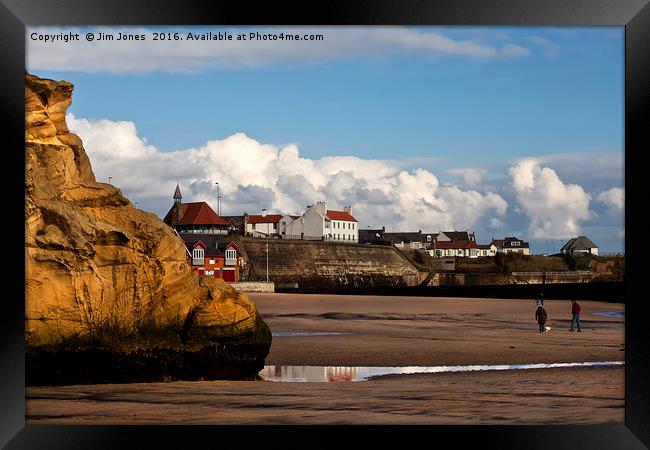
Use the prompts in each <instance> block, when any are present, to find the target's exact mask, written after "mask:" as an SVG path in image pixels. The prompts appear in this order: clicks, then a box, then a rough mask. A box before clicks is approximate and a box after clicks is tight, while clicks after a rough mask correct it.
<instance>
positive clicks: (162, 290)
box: [25, 75, 271, 370]
mask: <svg viewBox="0 0 650 450" xmlns="http://www.w3.org/2000/svg"><path fill="white" fill-rule="evenodd" d="M25 81H26V82H25V107H26V117H25V141H26V148H25V194H26V195H25V207H26V208H25V258H26V281H25V291H26V303H25V317H26V320H25V331H26V349H27V352H28V355H29V352H30V351H32V352H36V351H42V350H43V349H53V348H57V349H61V348H66V349H75V348H81V347H84V346H92V347H93V348H102V349H105V350H107V351H110V352H120V353H127V352H129V351H135V350H139V351H142V350H148V349H154V348H158V349H160V348H164V349H167V350H177V351H183V352H188V351H199V350H200V349H202V348H205V347H206V346H212V345H214V344H217V343H218V344H219V345H222V346H223V345H231V346H232V345H242V344H245V346H246V347H247V348H248V349H247V350H246V351H247V352H252V353H253V354H250V355H246V354H244V355H238V358H240V359H241V360H242V361H243V360H248V362H249V363H250V362H252V361H253V360H255V361H257V363H255V364H253V365H260V368H261V365H263V360H264V357H265V356H266V354H268V349H269V347H270V342H271V333H270V331H269V329H268V327H267V326H266V324H264V322H263V321H262V320H261V318H260V317H259V314H258V313H257V310H256V308H255V304H254V303H253V302H252V301H251V300H250V299H249V298H247V297H246V296H245V295H243V294H241V293H239V292H237V291H235V290H234V289H232V288H231V287H230V286H228V285H227V284H226V283H224V282H223V281H221V280H217V279H201V280H199V278H198V276H197V275H196V274H195V273H194V272H193V271H192V270H191V268H190V266H189V265H188V263H187V262H186V253H185V247H184V245H183V242H182V241H181V239H180V238H179V237H177V236H176V235H175V234H174V232H173V231H172V230H171V229H170V228H169V227H168V226H167V225H165V224H164V223H163V222H162V221H161V220H160V219H159V218H158V217H156V216H155V215H154V214H150V213H147V212H144V211H141V210H138V209H136V208H135V207H134V206H133V205H132V204H131V202H130V201H129V200H128V199H127V198H125V197H124V196H123V195H122V194H121V192H120V190H119V189H117V188H116V187H114V186H112V185H109V184H105V183H98V182H97V181H96V180H95V176H94V174H93V171H92V168H91V165H90V161H89V159H88V156H87V155H86V152H85V151H84V148H83V145H82V142H81V140H80V139H79V137H78V136H76V135H74V134H72V133H70V132H69V131H68V128H67V126H66V123H65V114H66V110H67V108H68V106H69V105H70V103H71V101H72V89H73V86H72V84H71V83H68V82H65V81H61V82H56V81H53V80H47V79H41V78H38V77H35V76H32V75H26V80H25ZM233 348H234V347H233ZM28 361H29V360H28ZM28 370H29V364H28Z"/></svg>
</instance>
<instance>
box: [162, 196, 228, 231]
mask: <svg viewBox="0 0 650 450" xmlns="http://www.w3.org/2000/svg"><path fill="white" fill-rule="evenodd" d="M173 198H174V204H173V205H172V207H171V208H170V209H169V211H168V212H167V214H166V215H165V217H164V219H163V222H165V223H166V224H167V225H169V226H170V227H172V228H173V229H175V230H176V231H177V232H178V233H197V234H219V235H226V234H228V228H229V226H228V223H226V221H225V220H223V219H222V218H221V217H219V215H218V214H217V213H216V212H214V210H213V209H212V208H211V207H210V205H208V204H207V203H206V202H192V203H183V201H182V199H183V197H182V195H181V190H180V187H179V186H178V184H176V190H175V191H174V197H173Z"/></svg>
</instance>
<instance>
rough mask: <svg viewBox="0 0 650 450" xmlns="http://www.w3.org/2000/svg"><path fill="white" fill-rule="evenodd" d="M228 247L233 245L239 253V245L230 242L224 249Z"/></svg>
mask: <svg viewBox="0 0 650 450" xmlns="http://www.w3.org/2000/svg"><path fill="white" fill-rule="evenodd" d="M230 247H233V248H234V249H235V250H237V252H238V253H239V247H238V246H237V244H235V243H234V242H231V243H230V244H228V245H226V250H228V249H229V248H230Z"/></svg>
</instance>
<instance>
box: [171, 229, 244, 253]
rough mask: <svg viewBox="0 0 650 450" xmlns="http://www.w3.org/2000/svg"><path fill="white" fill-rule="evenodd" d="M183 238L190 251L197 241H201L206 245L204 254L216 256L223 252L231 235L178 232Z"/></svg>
mask: <svg viewBox="0 0 650 450" xmlns="http://www.w3.org/2000/svg"><path fill="white" fill-rule="evenodd" d="M178 235H179V236H180V237H181V239H183V242H184V243H185V247H186V248H187V249H188V250H189V251H190V252H191V251H192V249H193V248H194V246H195V245H196V243H197V242H199V241H201V242H203V243H204V244H205V245H207V247H208V250H207V252H206V256H217V255H220V254H222V253H223V252H224V250H225V249H226V245H228V244H230V243H231V242H232V237H231V236H227V235H223V234H195V233H178Z"/></svg>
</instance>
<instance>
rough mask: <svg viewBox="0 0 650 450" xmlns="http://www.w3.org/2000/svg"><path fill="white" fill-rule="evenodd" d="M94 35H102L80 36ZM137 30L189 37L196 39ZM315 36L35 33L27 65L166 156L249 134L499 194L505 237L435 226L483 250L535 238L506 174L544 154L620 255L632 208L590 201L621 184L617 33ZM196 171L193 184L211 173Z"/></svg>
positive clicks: (499, 30)
mask: <svg viewBox="0 0 650 450" xmlns="http://www.w3.org/2000/svg"><path fill="white" fill-rule="evenodd" d="M371 28H372V27H366V28H365V29H366V30H367V29H371ZM287 29H289V28H284V30H287ZM61 30H63V31H66V30H67V29H61ZM61 30H53V29H45V28H34V29H32V30H30V32H31V31H36V32H42V33H46V32H51V33H54V32H56V31H61ZM89 30H90V31H97V30H96V29H86V28H82V29H79V31H80V32H82V33H85V32H87V31H89ZM122 30H126V29H122ZM139 30H140V31H139V32H147V33H148V32H151V31H152V30H158V31H161V30H162V31H171V32H175V31H179V32H180V33H181V35H182V34H184V33H185V32H186V31H187V30H189V29H188V28H187V27H185V28H164V29H161V28H156V29H144V28H140V29H139ZM142 30H145V31H142ZM206 30H208V29H207V28H200V29H197V28H192V31H193V32H201V31H206ZM211 30H212V31H219V30H224V29H223V28H221V29H218V28H211ZM229 30H230V31H231V32H233V33H236V32H238V31H242V30H237V29H229ZM261 30H263V31H273V32H277V29H271V28H261ZM309 30H312V32H318V30H319V28H313V29H309ZM314 30H315V31H314ZM320 30H321V31H323V34H324V36H325V41H324V42H309V43H303V44H301V45H297V46H294V47H292V46H291V45H289V44H287V43H282V44H277V43H262V44H256V43H252V42H250V43H247V44H245V45H243V46H241V47H238V48H236V49H234V51H230V52H229V51H223V52H222V49H224V48H226V46H225V45H224V44H222V43H218V42H216V43H208V44H206V46H204V47H201V48H202V49H203V50H201V51H197V52H196V55H193V53H192V52H193V51H194V50H195V49H198V48H199V46H194V47H190V46H189V45H188V46H187V47H183V48H181V47H180V46H179V47H178V48H177V47H173V46H171V45H170V44H169V43H161V42H158V43H156V44H160V45H157V46H154V45H153V44H154V43H153V42H150V41H148V42H147V43H146V44H145V43H137V42H134V43H129V49H128V50H124V47H121V46H117V45H116V43H102V46H100V43H98V42H93V43H86V42H81V43H79V44H77V43H67V44H63V43H58V44H57V45H49V46H48V45H44V44H42V43H40V42H38V41H31V40H30V39H29V38H28V45H29V46H30V47H29V51H28V59H29V65H28V67H29V70H30V71H31V72H33V73H35V74H37V75H39V76H42V77H48V78H55V79H65V80H68V81H71V82H72V83H74V85H75V95H74V101H73V104H72V106H71V107H70V109H69V112H70V113H72V114H73V115H74V117H75V118H77V119H86V120H89V121H90V123H97V121H99V120H101V119H106V120H108V121H111V122H120V121H127V122H132V123H133V124H134V126H135V127H136V129H137V136H138V138H140V139H145V140H146V142H145V141H143V142H144V144H146V145H149V146H153V147H155V149H156V151H157V152H159V153H166V152H169V153H170V154H175V153H177V152H179V151H182V150H186V149H200V148H203V147H205V146H206V143H208V142H210V141H215V140H217V141H218V140H224V139H226V138H228V137H229V136H233V135H236V134H237V133H244V134H245V135H246V136H247V137H248V138H251V139H253V140H255V141H256V142H258V143H261V144H263V145H270V146H275V147H276V148H278V149H281V148H284V147H286V146H287V145H291V144H295V145H296V146H297V147H298V148H299V155H300V158H304V159H308V160H313V161H320V160H322V159H323V158H326V157H342V156H353V157H356V158H358V159H359V160H363V161H367V160H382V161H391V164H393V165H394V166H395V167H399V168H401V169H404V170H406V171H413V170H415V169H418V168H420V169H424V170H426V171H428V172H431V173H433V174H434V175H435V177H436V178H437V180H438V181H439V182H440V183H441V184H445V183H451V184H453V185H454V186H457V187H458V188H459V189H461V190H462V191H463V192H468V191H471V190H476V191H478V192H480V193H481V194H482V195H486V194H487V193H488V192H492V193H495V194H498V195H500V196H501V197H502V198H503V199H504V200H505V202H506V203H507V204H508V206H509V207H508V208H507V209H506V211H505V212H504V213H503V214H502V215H501V216H499V218H498V219H499V222H500V223H501V224H503V225H504V227H503V228H498V227H492V228H490V227H488V226H487V225H485V223H486V221H488V220H491V219H494V217H489V216H490V214H487V213H486V214H484V215H483V216H481V217H474V216H471V217H470V216H463V215H461V216H458V215H456V216H454V217H455V219H453V220H451V219H450V217H451V216H449V217H447V218H446V219H444V220H443V218H441V219H440V225H441V226H442V225H452V223H451V222H449V220H451V221H452V222H453V224H454V225H456V222H458V221H459V220H460V219H459V217H465V219H466V220H467V221H470V222H474V223H471V224H468V226H470V227H473V228H479V229H481V228H483V229H484V231H485V234H486V236H485V239H488V238H489V237H491V234H492V233H496V234H497V237H498V235H499V233H501V235H502V234H504V233H506V232H508V231H512V232H517V233H521V234H522V236H523V237H528V238H530V239H531V240H533V239H532V238H533V236H532V234H534V233H533V228H531V226H532V225H531V223H532V222H533V221H534V220H533V215H532V214H533V213H531V212H528V213H521V208H517V207H516V206H517V205H516V204H515V203H516V202H517V197H516V195H515V194H514V193H513V192H510V191H511V190H512V189H510V191H509V187H508V183H509V182H510V181H511V180H510V178H511V174H510V172H509V168H510V167H512V166H513V165H514V164H517V162H518V161H520V160H522V159H525V158H535V159H537V160H539V161H540V164H539V167H540V168H544V167H548V168H550V169H552V170H553V171H554V172H555V173H556V174H557V175H558V177H559V179H560V180H561V182H562V183H563V184H564V185H569V184H576V185H579V186H581V187H582V188H583V190H584V191H585V193H586V194H589V195H590V196H591V197H592V201H591V202H590V203H589V207H588V208H589V210H591V211H592V212H593V213H595V217H594V215H593V214H592V216H591V217H590V218H587V216H586V215H584V214H583V217H584V218H583V219H582V222H581V223H580V227H579V229H580V230H581V231H583V232H584V231H585V230H589V229H591V230H592V231H593V232H594V233H596V236H597V237H594V238H593V240H595V241H597V243H598V244H600V243H601V242H606V244H605V245H604V246H603V245H602V244H601V247H605V250H606V251H622V245H623V241H622V237H621V236H620V234H621V230H622V227H623V219H622V211H620V214H617V213H616V212H615V211H612V210H611V208H610V206H611V204H607V203H605V202H600V203H599V202H598V201H597V200H594V198H595V197H597V196H598V195H600V194H601V193H602V192H603V191H606V190H609V189H612V188H623V166H622V161H623V129H624V128H623V125H624V124H623V118H624V115H623V111H624V110H623V108H624V101H623V99H624V97H623V95H624V84H623V81H624V79H623V76H624V52H623V36H624V35H623V28H621V27H594V28H522V27H495V28H485V27H480V28H479V27H474V28H460V27H445V28H426V27H414V28H410V29H404V28H401V27H390V28H388V30H389V31H388V32H386V33H383V34H379V33H378V34H377V35H375V34H364V33H365V31H364V30H362V31H361V32H359V33H348V32H347V30H346V29H345V27H329V28H322V29H320ZM402 30H406V31H404V32H402ZM109 31H110V30H109ZM113 31H115V29H113ZM127 31H128V30H127ZM247 31H248V30H247ZM377 36H378V37H377ZM28 37H29V33H28ZM425 38H426V39H425ZM418 39H420V40H418ZM75 45H77V47H75ZM165 45H167V47H165ZM208 45H209V46H211V47H208ZM273 45H275V46H273ZM260 46H261V47H260ZM280 48H282V49H285V50H281V51H279V50H278V49H280ZM206 49H207V50H206ZM102 52H103V53H102ZM152 52H153V53H155V55H154V56H153V57H152V56H151V53H152ZM274 52H275V53H274ZM188 53H189V54H190V55H189V56H188ZM61 61H63V62H61ZM71 61H72V62H71ZM113 61H114V62H115V64H112V62H113ZM129 61H131V62H129ZM157 61H163V62H162V63H160V64H158V63H157ZM188 67H189V69H188ZM82 138H83V135H82ZM144 144H143V145H144ZM86 147H87V149H88V143H86ZM88 150H89V154H91V160H92V151H91V150H90V149H88ZM96 164H99V161H98V162H97V163H96ZM96 164H94V167H95V166H96ZM466 169H474V170H478V171H480V172H481V173H482V175H481V179H480V181H478V182H474V183H471V182H470V183H468V182H467V181H468V180H466V179H464V178H463V177H462V176H459V175H458V173H459V172H458V170H466ZM215 170H217V171H218V169H215ZM346 170H347V169H346ZM454 170H456V172H454ZM95 171H96V172H98V171H99V172H100V173H101V172H102V171H101V170H100V169H99V168H98V167H95ZM187 175H189V178H191V179H192V180H189V179H188V180H186V181H187V183H188V184H191V183H192V182H197V183H198V182H200V181H201V180H202V178H201V177H202V176H203V178H205V176H204V175H205V174H196V176H193V175H191V174H187ZM213 175H214V174H213ZM217 176H221V177H222V178H223V177H224V175H223V174H220V175H217ZM332 176H333V175H332ZM355 176H356V175H355ZM356 177H357V179H366V178H367V177H366V176H365V175H364V176H361V175H359V176H356ZM359 177H360V178H359ZM212 178H214V176H212ZM203 181H205V180H203ZM470 181H471V180H470ZM167 182H169V183H171V181H170V180H168V181H167ZM132 184H133V183H132ZM276 184H277V180H276ZM128 185H129V183H127V184H125V187H123V190H124V191H125V193H128V191H129V188H127V186H128ZM249 185H250V186H252V187H255V186H258V187H260V188H261V189H262V190H264V189H270V190H271V191H273V192H275V194H273V195H271V194H269V195H271V197H269V199H266V200H264V195H262V194H260V195H261V197H260V201H261V202H262V203H264V202H265V201H266V202H267V203H269V202H271V203H274V202H275V203H274V204H273V205H271V208H272V207H273V206H275V207H276V209H282V207H283V205H284V207H285V208H289V207H290V205H291V204H290V203H286V202H285V203H282V201H280V200H279V199H281V198H282V196H283V195H284V194H287V192H288V191H287V192H279V191H274V189H275V187H274V186H271V185H269V186H267V185H264V184H259V185H256V184H250V183H246V184H240V186H242V187H244V186H249ZM165 186H166V184H165ZM364 186H365V185H364ZM313 187H314V189H315V192H316V193H320V194H322V195H326V196H328V198H332V199H335V200H337V201H341V202H343V201H346V200H348V201H349V202H352V200H353V199H349V197H350V195H347V194H345V193H340V195H338V194H331V193H330V192H329V191H327V183H325V182H323V183H321V184H319V185H316V184H315V185H314V186H313ZM134 189H135V188H134ZM234 191H235V189H234V188H233V196H235V192H234ZM260 192H261V191H260ZM273 192H272V193H273ZM133 193H134V195H138V193H137V192H136V191H133ZM238 193H239V194H241V189H239V190H238ZM140 194H141V195H140V197H141V198H142V200H141V201H142V202H144V203H145V204H146V203H147V202H149V201H151V209H152V210H154V212H156V213H158V214H164V212H165V211H162V212H160V211H158V210H163V209H165V207H164V203H163V202H162V200H161V199H158V200H155V199H154V198H153V197H152V196H151V195H148V194H147V195H145V194H144V193H140ZM196 194H197V195H198V194H199V192H198V191H197V193H196ZM204 194H205V192H204ZM330 194H331V195H330ZM346 195H347V197H346ZM509 196H510V197H509ZM402 197H403V198H402V201H404V200H405V199H406V197H408V196H407V195H406V194H404V195H403V196H402ZM165 198H166V197H165ZM355 198H356V197H355ZM438 198H439V197H436V199H438ZM603 198H604V197H603ZM316 200H317V199H314V201H316ZM357 200H359V199H357ZM328 201H329V200H328ZM359 201H361V200H359ZM519 201H521V199H520V200H519ZM562 201H566V202H568V203H570V202H571V200H569V199H564V200H562ZM425 203H426V202H425ZM446 203H447V204H448V203H449V201H447V202H446ZM461 203H462V201H461ZM138 206H139V207H140V206H141V205H140V204H139V205H138ZM233 206H234V205H233ZM253 206H255V207H263V206H262V204H261V203H260V204H259V205H257V204H255V202H252V203H251V207H253ZM492 206H494V208H496V210H499V208H500V207H497V206H496V205H494V204H493V205H492ZM519 206H521V205H519ZM608 208H609V209H608ZM156 209H158V210H156ZM517 209H519V210H520V211H519V212H517ZM569 209H570V208H569ZM234 212H235V211H233V213H234ZM248 212H252V211H248ZM393 212H394V217H393V219H391V220H392V223H393V224H394V226H395V227H404V226H411V227H412V228H415V227H418V228H419V226H424V225H427V224H426V223H424V224H422V223H419V224H418V223H414V222H413V220H412V219H408V217H409V214H408V213H406V212H404V211H398V210H395V211H393ZM382 217H387V216H382V215H381V214H378V215H375V216H372V215H371V214H370V215H368V217H367V220H368V221H369V222H370V221H372V222H373V223H371V225H372V226H381V225H382V223H375V222H377V221H378V220H381V219H382ZM432 217H433V216H432ZM447 219H449V220H447ZM385 220H388V219H387V218H386V219H385ZM409 220H410V221H409ZM436 220H437V219H436ZM445 220H447V221H446V222H445ZM557 220H559V221H560V222H561V219H559V218H558V219H557ZM458 225H460V224H458ZM549 227H550V228H548V229H547V231H546V232H544V233H546V235H545V234H544V233H543V232H541V231H538V232H537V233H536V234H537V235H539V236H542V235H543V237H539V238H538V239H536V241H539V242H542V243H543V244H538V245H541V247H544V249H542V248H541V247H540V248H538V251H545V242H547V241H548V240H549V239H551V236H550V235H553V236H552V237H554V238H556V239H560V238H561V237H570V236H569V235H568V234H570V231H575V230H576V229H575V228H571V229H564V231H563V230H562V229H561V228H562V227H559V228H558V227H554V226H550V225H549ZM462 228H465V227H462ZM551 228H552V229H553V230H554V231H553V232H551V231H549V230H551ZM549 233H550V234H549ZM487 234H490V236H487ZM561 235H562V236H561ZM564 235H566V236H564ZM590 237H591V235H590ZM599 239H600V241H599Z"/></svg>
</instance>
